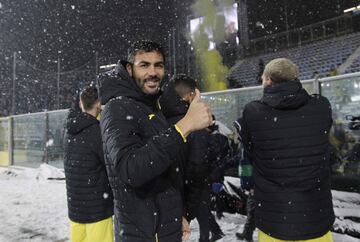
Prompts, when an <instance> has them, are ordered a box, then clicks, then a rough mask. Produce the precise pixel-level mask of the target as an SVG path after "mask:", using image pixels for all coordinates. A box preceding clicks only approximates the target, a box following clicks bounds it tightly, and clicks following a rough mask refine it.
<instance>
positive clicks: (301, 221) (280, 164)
mask: <svg viewBox="0 0 360 242" xmlns="http://www.w3.org/2000/svg"><path fill="white" fill-rule="evenodd" d="M242 120H243V121H242V125H241V126H242V127H241V132H242V139H243V142H244V146H245V148H246V149H247V150H248V152H249V155H250V159H251V161H252V162H253V166H254V170H253V178H254V182H255V200H256V204H257V206H256V210H255V218H256V226H257V227H258V228H259V229H260V230H262V231H263V232H265V233H267V234H269V235H271V236H273V237H275V238H278V239H283V240H306V239H312V238H316V237H320V236H322V235H324V234H325V233H327V232H328V231H329V230H330V229H331V228H332V225H333V222H334V212H333V206H332V198H331V192H330V165H329V155H328V151H329V130H330V127H331V124H332V118H331V106H330V103H329V101H328V100H327V99H326V98H324V97H322V96H318V95H316V96H309V95H308V93H307V92H306V91H305V90H304V89H303V88H302V86H301V83H300V82H295V81H289V82H285V83H282V84H279V85H276V86H268V87H266V88H265V89H264V95H263V97H262V99H261V101H254V102H251V103H249V104H248V105H246V107H245V109H244V113H243V119H242Z"/></svg>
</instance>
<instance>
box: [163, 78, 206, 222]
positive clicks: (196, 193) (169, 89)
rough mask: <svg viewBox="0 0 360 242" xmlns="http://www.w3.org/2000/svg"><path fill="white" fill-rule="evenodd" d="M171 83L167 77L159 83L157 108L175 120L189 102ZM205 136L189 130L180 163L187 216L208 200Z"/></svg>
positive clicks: (169, 119) (184, 111)
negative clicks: (182, 171) (160, 88)
mask: <svg viewBox="0 0 360 242" xmlns="http://www.w3.org/2000/svg"><path fill="white" fill-rule="evenodd" d="M173 85H174V83H173V82H172V81H171V80H170V81H169V82H168V83H166V84H165V85H164V87H163V89H164V92H163V93H162V95H161V98H160V99H159V103H160V106H161V111H162V112H163V114H164V115H165V117H166V118H167V120H168V122H169V123H170V124H175V123H176V122H178V121H179V120H180V119H181V118H183V117H184V116H185V114H186V112H187V110H188V108H189V104H188V103H187V102H186V101H184V100H182V99H181V97H180V96H179V95H178V94H177V93H176V91H175V88H174V86H173ZM209 136H210V134H209V133H208V132H207V131H206V130H205V129H203V130H199V131H196V132H193V133H191V134H190V135H189V136H188V137H187V143H186V148H187V149H186V150H187V157H186V161H185V162H184V164H183V167H184V179H185V187H184V198H185V210H186V218H187V219H188V220H192V219H194V217H195V214H196V212H197V210H198V207H199V204H200V203H201V202H208V203H210V187H209V182H208V177H209V172H210V165H209V161H208V153H209V143H208V142H209V138H210V137H209Z"/></svg>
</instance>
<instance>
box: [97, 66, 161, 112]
mask: <svg viewBox="0 0 360 242" xmlns="http://www.w3.org/2000/svg"><path fill="white" fill-rule="evenodd" d="M125 64H126V62H124V61H119V62H118V64H117V66H116V68H115V69H113V70H111V71H108V72H105V73H102V74H100V75H99V76H98V79H97V85H98V90H99V97H100V100H101V104H102V105H105V104H106V103H107V102H108V101H109V100H110V99H112V98H115V97H118V96H124V97H129V98H132V99H135V100H137V101H140V102H143V103H146V104H148V105H150V106H155V104H156V100H157V99H158V97H159V95H160V92H158V93H157V94H154V95H149V94H145V93H144V92H143V91H142V90H141V89H140V87H138V85H137V84H136V81H135V80H134V79H133V78H132V77H131V76H129V74H128V72H127V70H126V69H125V66H124V65H125Z"/></svg>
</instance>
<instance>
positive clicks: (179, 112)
mask: <svg viewBox="0 0 360 242" xmlns="http://www.w3.org/2000/svg"><path fill="white" fill-rule="evenodd" d="M162 90H163V91H162V95H161V97H160V99H159V104H160V107H161V112H162V113H163V114H164V116H165V117H166V118H167V119H169V118H173V117H176V116H183V115H185V114H186V112H187V110H188V108H189V104H188V103H187V102H186V101H184V100H183V99H182V98H181V97H180V96H179V95H178V94H177V93H176V91H175V88H174V82H173V81H172V80H170V81H168V82H167V83H166V84H165V85H164V86H163V88H162Z"/></svg>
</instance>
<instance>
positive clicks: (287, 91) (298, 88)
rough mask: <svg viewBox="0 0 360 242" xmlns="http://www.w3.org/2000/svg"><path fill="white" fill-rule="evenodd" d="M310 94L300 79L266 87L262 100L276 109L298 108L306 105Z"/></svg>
mask: <svg viewBox="0 0 360 242" xmlns="http://www.w3.org/2000/svg"><path fill="white" fill-rule="evenodd" d="M309 99H310V95H309V94H308V93H307V92H306V91H305V89H303V88H302V85H301V83H300V82H299V81H287V82H283V83H279V84H277V85H274V86H266V87H265V88H264V93H263V97H262V98H261V102H262V103H265V104H267V105H269V106H270V107H273V108H275V109H296V108H299V107H301V106H303V105H305V104H306V103H307V102H308V101H309Z"/></svg>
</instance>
